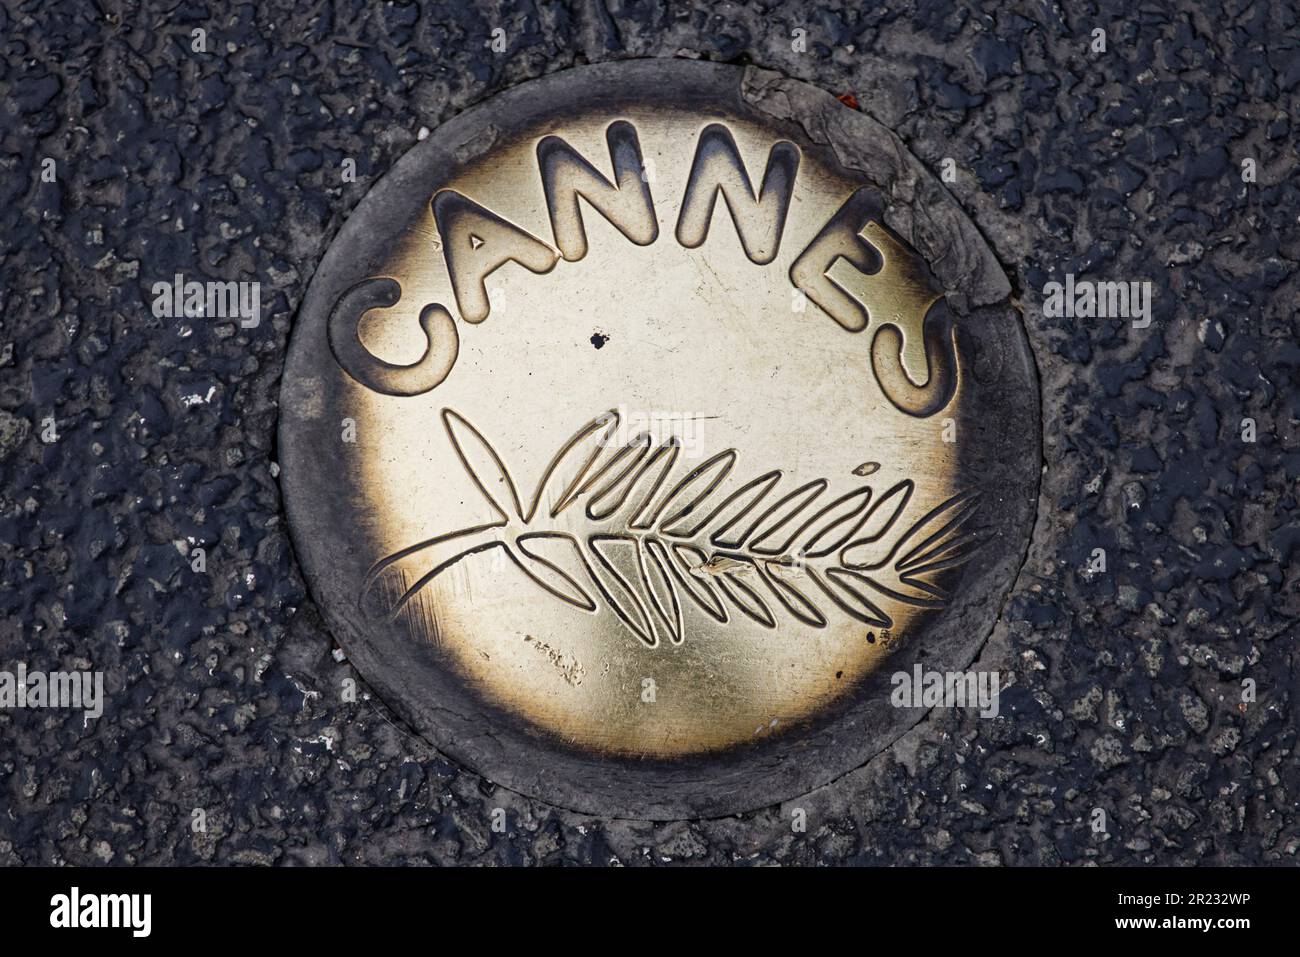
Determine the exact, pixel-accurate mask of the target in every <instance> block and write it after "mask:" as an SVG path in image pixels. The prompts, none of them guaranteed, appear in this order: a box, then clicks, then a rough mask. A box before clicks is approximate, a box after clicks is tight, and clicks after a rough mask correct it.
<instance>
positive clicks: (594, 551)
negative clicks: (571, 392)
mask: <svg viewBox="0 0 1300 957" xmlns="http://www.w3.org/2000/svg"><path fill="white" fill-rule="evenodd" d="M442 421H443V425H444V426H445V428H446V431H447V437H448V439H449V441H450V442H451V444H452V447H453V448H454V449H455V451H456V454H457V456H458V457H459V459H460V462H461V464H462V465H463V466H464V468H465V471H466V473H467V474H468V475H469V477H470V479H471V480H472V481H473V483H474V485H475V487H476V488H477V489H478V491H479V492H480V493H481V494H482V495H483V498H484V499H485V500H486V502H487V504H488V505H489V507H490V508H491V510H492V512H493V513H494V515H495V517H494V518H493V520H491V521H489V522H486V523H483V524H479V525H474V526H471V527H468V528H463V529H460V530H458V531H454V532H449V533H446V534H443V535H438V536H435V537H433V538H428V539H425V540H423V541H420V542H416V543H414V544H412V545H410V546H408V547H406V548H402V549H400V550H398V551H396V552H393V553H392V554H391V555H388V556H386V557H385V558H383V559H381V560H380V561H378V562H376V563H375V564H374V565H373V566H372V567H371V569H370V571H369V573H368V574H367V576H366V579H365V581H364V583H363V585H362V590H361V601H362V607H363V608H365V609H366V610H367V611H368V612H369V613H370V614H372V615H376V616H384V617H387V618H389V619H390V620H391V619H394V618H396V617H398V616H399V615H402V614H403V613H405V614H407V615H408V616H410V615H411V614H412V611H414V610H415V609H414V608H413V607H412V606H411V603H412V602H413V601H415V600H416V599H417V598H418V597H419V596H420V594H421V592H422V591H423V590H424V589H425V588H426V587H427V586H428V585H429V584H430V583H431V582H433V581H434V579H436V578H437V577H438V576H439V575H441V574H442V573H443V572H445V571H447V570H448V569H449V568H451V567H452V566H454V565H456V564H457V563H459V562H462V561H465V560H467V559H469V558H471V557H472V556H475V555H479V554H482V553H485V552H488V551H490V550H494V549H500V550H501V551H502V552H503V553H504V555H505V556H506V557H507V558H508V559H509V560H510V561H511V562H512V563H513V564H514V565H515V566H516V567H517V568H518V569H519V570H521V571H522V572H523V573H524V574H525V575H527V576H528V577H529V578H530V579H531V580H532V581H533V582H534V583H535V584H537V585H538V586H539V587H540V588H541V589H543V590H544V591H545V592H546V593H547V594H549V595H551V596H553V597H554V598H556V599H558V600H560V601H564V602H567V603H568V604H569V605H571V606H573V607H574V608H577V609H580V610H582V611H585V612H589V613H598V612H599V611H600V609H601V608H602V607H604V608H608V609H609V610H610V611H611V612H613V614H615V615H616V616H617V617H618V619H619V621H621V622H622V623H623V625H625V626H626V627H627V629H628V630H629V631H630V632H631V633H632V634H633V635H635V636H636V638H637V639H639V640H640V641H641V642H643V643H644V644H645V645H648V646H650V647H655V646H657V645H658V644H659V642H660V640H661V638H667V640H668V641H670V642H673V643H674V644H680V643H681V642H682V641H683V640H684V639H685V635H686V615H687V611H688V609H689V608H692V607H693V608H695V609H698V610H699V611H700V612H702V613H703V614H705V615H707V616H708V617H709V618H711V619H713V620H714V621H716V622H718V623H720V624H727V623H728V622H731V621H737V620H742V619H743V620H747V621H751V622H754V623H756V624H758V625H759V626H761V627H763V628H767V629H775V628H777V627H778V626H779V623H780V622H781V621H782V620H783V619H786V618H791V619H794V620H796V621H798V622H801V623H803V624H804V625H808V626H810V627H813V628H824V627H826V625H827V624H828V622H829V621H830V618H829V616H830V615H832V614H836V613H839V614H844V615H848V616H849V617H851V618H854V619H856V620H858V621H860V622H863V623H864V624H867V625H870V626H873V627H877V628H882V629H884V628H891V627H892V626H893V623H894V618H893V616H892V615H891V614H890V613H889V611H888V610H887V609H888V607H889V606H890V604H891V603H897V604H901V605H911V606H916V607H920V608H940V607H942V606H943V605H944V603H945V602H946V601H947V599H948V597H949V596H948V593H947V591H946V590H945V589H944V587H942V585H941V583H940V580H942V579H943V578H944V573H945V572H946V571H947V570H949V569H954V568H956V567H958V566H960V565H962V564H964V563H965V562H966V561H967V560H968V559H969V557H970V556H971V554H972V553H973V552H974V551H975V549H977V548H978V547H979V546H980V545H981V544H982V543H983V542H984V541H985V539H986V538H987V533H986V532H985V531H983V530H981V529H979V528H977V527H975V523H974V522H973V521H972V519H973V517H974V516H975V514H976V510H977V506H978V501H979V495H978V492H976V491H974V490H968V491H963V492H960V493H958V494H957V495H954V496H952V497H951V498H949V499H948V500H947V501H945V502H943V503H942V504H940V505H938V506H937V507H935V508H933V509H930V510H929V511H927V512H925V514H923V515H921V516H919V517H918V518H916V519H915V520H914V521H912V522H911V524H905V522H904V521H903V516H904V514H905V513H906V512H907V511H908V505H909V503H910V502H911V501H912V497H913V493H914V491H915V483H914V482H913V481H912V480H911V479H904V480H903V481H900V482H898V483H896V484H895V485H893V486H892V487H890V488H888V489H886V490H885V491H884V492H883V494H880V495H876V493H875V491H874V490H873V488H872V487H871V485H870V484H862V485H859V486H857V487H856V488H853V489H851V490H849V491H848V492H845V493H843V494H841V495H839V496H838V497H834V498H831V499H830V501H828V502H825V503H824V504H823V502H822V500H823V496H825V495H826V493H827V491H828V489H829V488H830V483H829V482H828V481H827V480H826V479H817V480H815V481H811V482H806V483H804V484H802V485H800V486H799V487H798V488H794V489H792V490H790V491H788V492H778V486H780V484H781V480H782V478H783V473H782V472H781V471H780V470H779V469H776V470H772V471H768V472H764V473H763V474H761V475H759V476H757V477H755V478H752V479H749V480H748V481H745V482H743V483H740V484H736V483H735V482H728V479H730V478H731V472H732V470H733V469H734V467H735V465H736V461H737V459H738V457H739V453H738V452H737V451H736V450H735V449H727V450H726V451H723V452H719V453H718V454H716V455H714V456H712V457H711V458H708V459H706V460H705V461H703V462H702V463H700V464H699V465H696V466H695V467H694V468H692V469H690V470H689V471H686V472H685V474H683V475H681V476H680V477H677V472H678V471H679V469H677V460H678V457H679V453H680V451H681V443H680V442H679V441H678V439H677V438H676V437H670V438H667V439H665V440H663V441H661V442H659V443H657V444H656V443H655V442H654V440H653V438H652V437H651V435H650V434H649V433H648V432H641V433H640V434H638V435H636V436H634V437H632V438H631V439H629V440H627V441H626V442H624V443H622V444H621V445H620V444H617V443H616V442H615V441H614V436H615V433H616V432H617V429H618V425H619V418H618V413H617V412H615V411H610V412H606V413H604V414H603V415H600V416H597V417H596V418H594V419H592V420H591V421H590V422H588V423H587V424H586V425H584V426H583V427H582V428H580V429H579V430H578V431H577V432H576V433H575V434H574V435H573V436H572V437H571V438H570V439H569V440H568V441H567V442H565V443H564V445H563V446H562V447H561V448H560V450H559V451H558V452H557V453H556V454H555V456H554V457H553V458H552V459H551V462H550V464H549V465H548V466H547V468H546V470H545V471H544V473H543V475H542V478H541V480H540V481H539V482H538V483H537V488H536V489H535V490H534V491H533V493H532V495H531V497H529V498H527V499H526V500H525V499H521V498H520V495H519V492H518V489H517V488H516V485H515V482H514V480H513V479H512V478H511V475H510V472H509V470H508V469H507V467H506V464H505V462H504V461H502V459H501V456H500V455H499V454H498V453H497V451H496V450H495V449H494V448H493V447H492V445H491V444H490V443H489V442H488V441H487V439H486V438H484V436H483V435H482V433H480V432H479V430H478V429H476V428H475V427H474V426H473V425H472V424H471V423H470V422H469V421H468V420H467V419H466V418H465V417H464V416H462V415H460V414H459V413H457V412H455V411H453V410H451V409H444V410H443V411H442ZM872 471H874V469H873V470H872ZM572 509H580V510H581V513H582V517H583V518H585V521H581V520H580V524H581V525H582V532H581V533H580V534H579V533H574V532H573V531H572V530H571V529H572V528H573V527H574V524H575V523H574V522H573V518H574V517H575V516H574V513H573V512H572V511H571V510H572ZM913 511H915V509H914V510H913ZM561 516H564V519H563V520H562V521H561V520H560V518H561ZM411 564H416V565H417V566H418V568H419V569H422V570H421V571H420V572H419V573H418V574H416V575H415V576H414V580H411V576H410V575H408V574H407V571H406V569H407V568H408V567H409V566H410V565H411ZM423 611H424V613H423V615H422V616H418V617H419V619H420V620H421V621H424V622H425V623H426V624H428V623H430V620H431V616H430V614H429V613H428V609H427V608H424V609H423ZM434 626H435V627H436V623H435V624H434Z"/></svg>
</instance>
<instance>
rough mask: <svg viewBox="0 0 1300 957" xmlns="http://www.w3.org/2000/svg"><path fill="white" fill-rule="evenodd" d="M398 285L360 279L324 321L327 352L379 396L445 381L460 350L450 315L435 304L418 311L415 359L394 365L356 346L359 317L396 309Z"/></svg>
mask: <svg viewBox="0 0 1300 957" xmlns="http://www.w3.org/2000/svg"><path fill="white" fill-rule="evenodd" d="M401 298H402V287H401V286H400V285H399V284H398V282H397V280H396V279H389V278H387V277H377V278H372V279H363V280H362V281H361V282H359V283H357V284H356V285H355V286H353V287H352V288H351V289H349V290H348V291H347V292H345V293H344V294H343V295H341V296H339V299H338V302H336V303H335V304H334V310H333V311H332V312H331V313H330V317H329V343H330V351H332V352H333V353H334V358H335V360H336V361H337V362H338V364H339V365H340V366H342V368H343V371H344V372H346V373H347V374H348V375H350V376H351V377H352V378H354V379H356V380H357V381H358V382H360V383H361V384H362V385H363V386H365V387H366V388H367V389H373V390H374V391H375V392H382V393H383V394H384V395H397V396H413V395H422V394H423V393H425V392H428V391H430V390H431V389H433V388H435V387H437V386H438V385H440V384H441V383H442V381H443V380H444V379H445V378H447V374H448V373H449V372H451V367H452V366H453V365H454V364H455V362H456V355H457V353H458V352H459V351H460V336H459V335H458V334H457V332H456V324H455V323H454V322H453V321H452V318H451V314H450V313H449V312H447V310H446V309H444V308H443V307H442V306H440V305H438V304H437V303H430V304H429V305H427V306H425V307H424V308H423V309H422V310H420V328H421V329H423V330H424V337H425V343H426V345H425V349H424V355H423V356H421V357H420V359H419V361H417V362H413V363H411V364H410V365H397V364H395V363H392V362H385V361H384V360H383V359H380V358H379V357H378V356H376V355H375V354H374V353H372V352H371V351H370V350H369V349H367V348H366V347H365V346H364V345H362V343H361V335H360V331H359V330H360V326H361V319H362V318H363V317H364V316H365V314H366V313H367V312H369V311H370V310H371V309H386V308H388V307H390V306H395V305H397V302H398V300H399V299H401Z"/></svg>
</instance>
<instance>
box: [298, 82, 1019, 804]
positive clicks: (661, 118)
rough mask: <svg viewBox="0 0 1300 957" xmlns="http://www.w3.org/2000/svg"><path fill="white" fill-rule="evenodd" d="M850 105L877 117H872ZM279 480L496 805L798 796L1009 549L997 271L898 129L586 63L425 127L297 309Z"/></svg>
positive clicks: (880, 722) (996, 592)
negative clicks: (506, 799) (497, 792)
mask: <svg viewBox="0 0 1300 957" xmlns="http://www.w3.org/2000/svg"><path fill="white" fill-rule="evenodd" d="M866 107H867V109H869V107H870V104H866ZM280 441H281V445H282V452H281V458H282V467H283V476H282V482H283V487H284V494H285V501H286V506H287V510H288V514H289V520H290V524H291V528H292V532H293V537H294V542H295V545H296V548H297V550H298V554H299V557H300V560H301V562H302V565H303V567H304V569H305V572H306V576H307V580H308V582H309V584H310V586H311V588H312V592H313V594H314V596H315V597H316V599H317V601H318V602H319V604H320V605H321V607H322V609H323V610H324V613H325V615H326V618H327V620H328V621H329V623H330V625H331V627H332V629H333V630H334V632H335V634H336V635H337V637H338V639H339V640H340V642H341V643H342V644H343V646H344V647H345V649H346V650H347V653H348V655H349V656H350V658H351V659H352V660H353V662H354V663H355V664H356V666H357V667H358V669H359V670H360V671H361V673H362V674H363V675H364V676H365V677H366V678H367V680H368V681H370V682H371V683H372V684H373V685H374V686H375V688H376V689H377V690H378V692H379V693H380V694H381V695H382V696H383V697H384V698H385V700H386V701H387V702H388V703H389V704H390V705H391V706H392V707H394V708H396V709H397V710H398V711H399V712H400V713H401V714H402V715H403V716H404V717H405V718H406V719H407V720H409V721H410V722H411V723H412V725H413V726H414V727H416V728H417V729H418V730H419V731H420V733H422V734H423V735H425V736H427V737H428V738H429V740H431V741H432V742H433V743H434V744H436V745H437V746H438V747H439V748H440V749H442V750H443V751H445V752H446V753H447V754H449V755H450V756H452V757H454V758H456V759H458V760H461V761H463V762H465V763H466V764H468V765H469V766H471V767H472V768H474V769H475V770H477V771H479V772H481V773H482V774H484V775H485V776H487V777H488V778H489V779H491V780H493V781H495V782H498V783H500V784H503V785H506V786H508V787H512V788H516V789H518V790H521V791H523V792H525V793H527V794H530V795H533V796H537V797H540V798H543V799H545V800H548V801H551V802H552V803H555V804H558V805H561V806H565V807H570V808H575V809H579V810H582V811H589V812H595V813H601V814H607V815H613V816H625V817H651V818H667V817H682V816H693V815H707V814H721V813H729V812H734V811H739V810H745V809H749V808H753V807H758V806H762V805H767V804H772V803H775V802H777V801H781V800H785V799H788V798H790V797H792V796H795V795H798V794H800V793H803V792H805V791H807V790H808V789H810V788H812V787H816V786H818V785H821V784H824V783H826V782H827V781H829V780H831V779H833V778H834V777H836V776H838V775H841V774H843V773H845V772H847V771H849V770H851V769H852V768H854V767H856V766H858V765H860V764H861V763H863V762H864V761H865V760H867V759H869V758H870V757H871V756H873V755H874V754H876V753H878V752H880V751H881V750H882V749H883V748H885V747H886V746H888V745H889V744H890V743H891V742H892V741H893V740H894V739H896V738H897V737H898V736H899V735H900V734H901V733H902V732H903V731H905V730H906V729H907V728H908V727H909V726H910V725H911V724H913V723H915V722H916V721H917V720H918V719H919V718H920V717H921V712H919V711H916V710H913V709H899V708H895V707H892V706H891V703H890V700H889V698H890V695H889V681H888V675H889V674H891V673H893V672H897V671H900V670H908V669H910V668H911V667H912V666H913V664H915V663H917V662H923V663H924V664H925V666H926V667H927V668H938V669H954V668H964V667H966V666H967V665H969V663H970V662H971V660H972V659H973V657H974V656H975V654H976V653H977V651H978V649H979V647H980V645H981V644H982V642H983V641H984V639H985V638H986V637H987V635H988V633H989V631H990V629H991V628H992V626H993V624H994V622H995V620H996V618H997V615H998V613H999V610H1000V608H1001V604H1002V602H1003V600H1004V599H1005V597H1006V595H1007V592H1008V589H1009V586H1010V584H1011V581H1012V579H1013V577H1014V575H1015V572H1016V570H1017V569H1018V566H1019V563H1020V561H1021V559H1022V558H1023V556H1024V552H1025V549H1026V546H1027V543H1028V536H1029V531H1030V525H1031V522H1032V517H1033V513H1034V505H1035V495H1036V490H1037V482H1038V475H1039V468H1040V454H1039V432H1038V401H1037V383H1036V379H1035V375H1034V371H1033V364H1032V360H1031V357H1030V354H1029V351H1028V347H1027V345H1026V343H1025V339H1024V335H1023V331H1022V329H1021V325H1020V318H1019V315H1018V313H1017V312H1016V310H1015V309H1014V308H1013V306H1012V304H1011V303H1010V300H1009V288H1008V286H1007V282H1006V279H1005V276H1004V275H1003V273H1002V271H1001V270H1000V268H999V267H998V265H997V263H996V261H995V260H994V258H993V256H992V254H991V253H990V252H989V250H988V249H987V247H986V245H985V244H984V242H983V240H982V239H981V238H980V236H979V234H978V232H977V231H976V230H975V228H974V227H973V226H972V225H971V224H970V222H969V221H968V220H967V219H966V218H965V217H964V215H963V214H962V213H961V212H960V211H959V209H958V208H957V206H956V204H955V203H954V202H953V200H952V199H951V197H950V196H949V195H948V194H947V193H946V192H945V191H944V189H943V188H942V186H941V185H940V184H939V183H938V182H937V181H936V180H935V179H934V178H933V177H932V176H931V175H930V174H929V173H927V172H926V171H925V170H924V168H923V167H922V166H921V165H920V164H919V162H918V161H917V160H915V159H914V158H913V157H911V155H910V154H909V153H908V152H907V151H906V149H905V148H904V146H903V145H902V143H901V142H900V141H899V140H898V139H897V138H896V137H895V136H894V135H893V134H892V133H890V132H889V131H888V130H886V129H884V128H883V127H881V126H880V125H879V124H877V123H876V122H874V121H873V120H871V119H870V118H869V116H867V115H866V114H864V113H860V112H856V111H854V110H851V109H850V108H848V107H846V106H844V105H842V104H841V103H838V102H836V100H835V99H834V97H832V96H830V95H829V94H827V93H824V92H821V91H817V90H814V89H812V88H811V87H808V86H807V85H804V84H801V83H798V82H795V81H791V80H788V79H786V78H783V77H780V76H777V75H775V74H771V73H766V72H763V71H757V70H745V69H742V68H738V67H726V66H718V65H710V64H702V63H694V62H685V61H638V62H631V63H624V64H607V65H602V66H596V67H585V68H581V69H576V70H571V71H568V72H565V73H561V74H557V75H554V76H551V77H548V78H545V79H542V80H537V81H534V82H531V83H527V84H524V85H522V86H520V87H518V88H516V89H513V90H511V91H509V92H507V93H504V94H501V95H499V96H497V97H495V98H494V99H492V100H491V101H489V102H487V103H484V104H482V105H480V106H478V107H475V108H474V109H471V110H469V111H467V112H466V113H464V114H462V115H461V116H459V117H457V118H456V119H454V120H452V121H450V122H448V123H446V124H445V125H444V126H442V127H441V128H439V129H437V130H435V131H434V132H433V133H432V134H431V135H430V136H429V137H428V138H427V139H426V140H424V141H423V142H422V143H420V144H419V145H417V146H416V147H415V148H414V149H412V150H411V152H410V153H409V154H408V155H406V156H405V157H403V158H402V160H401V161H400V162H399V163H398V164H397V165H396V167H395V168H394V169H393V170H392V171H391V172H390V173H389V174H388V175H387V176H386V177H385V178H384V179H383V180H381V181H380V182H379V184H378V185H377V186H375V188H374V189H373V190H372V191H371V192H370V194H369V195H368V196H366V198H365V199H364V200H363V201H362V203H361V204H360V206H359V207H358V209H357V211H356V212H355V213H354V214H353V215H352V216H351V218H350V219H349V220H348V222H347V224H346V226H345V227H344V228H343V229H342V230H341V232H340V234H339V236H338V237H337V238H336V239H335V241H334V243H333V245H332V247H331V249H330V251H329V253H328V254H327V255H326V257H325V259H324V262H323V263H322V265H321V266H320V268H319V270H318V272H317V273H316V276H315V278H314V280H313V282H312V285H311V288H310V290H309V292H308V294H307V297H306V300H305V302H304V303H303V306H302V309H301V312H300V315H299V317H298V320H297V325H296V327H295V329H294V333H293V339H292V343H291V348H290V355H289V359H288V365H287V369H286V373H285V380H284V385H283V394H282V418H281V425H280Z"/></svg>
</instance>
